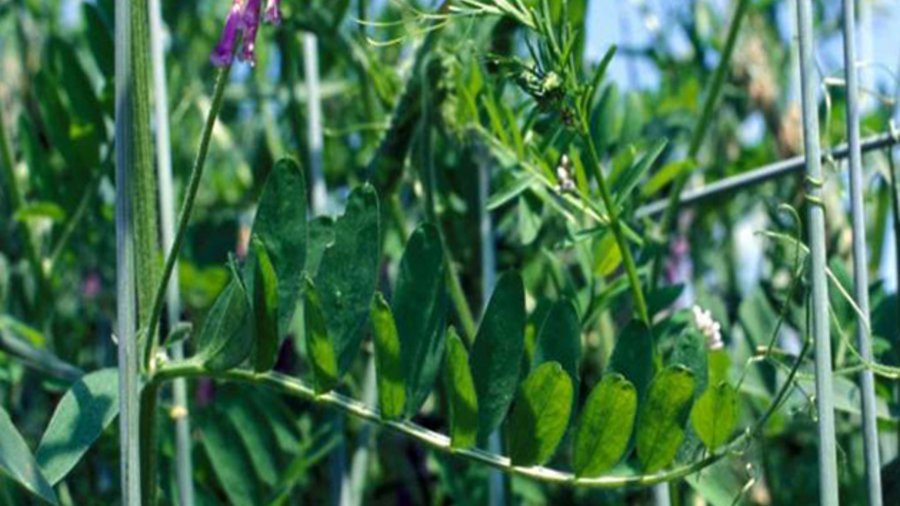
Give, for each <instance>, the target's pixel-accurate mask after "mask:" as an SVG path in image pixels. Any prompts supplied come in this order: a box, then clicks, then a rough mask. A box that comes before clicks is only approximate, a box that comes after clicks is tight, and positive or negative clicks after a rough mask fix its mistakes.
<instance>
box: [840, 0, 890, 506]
mask: <svg viewBox="0 0 900 506" xmlns="http://www.w3.org/2000/svg"><path fill="white" fill-rule="evenodd" d="M855 4H856V2H854V1H853V0H843V6H844V26H843V29H844V68H845V75H846V80H847V133H848V138H849V145H850V206H851V216H852V220H853V222H852V223H853V283H854V288H855V294H854V295H855V299H856V305H857V306H858V307H859V310H860V312H861V313H862V314H861V315H859V316H860V317H859V321H857V324H856V339H857V345H858V346H859V352H860V355H862V357H863V359H864V360H865V361H866V362H871V361H872V343H871V340H870V335H869V328H870V325H869V273H868V250H867V248H866V211H865V207H864V206H863V175H862V150H861V149H860V145H859V122H860V117H859V103H858V102H859V85H858V83H857V78H858V73H857V69H856V39H855V37H856V13H855V8H856V5H855ZM859 388H860V391H861V397H862V424H863V448H864V451H865V462H866V484H867V485H868V496H869V497H868V498H869V506H881V502H882V498H881V462H880V458H879V456H878V420H877V418H876V413H875V377H874V374H873V373H872V370H871V369H869V368H865V369H863V370H862V371H861V372H860V374H859Z"/></svg>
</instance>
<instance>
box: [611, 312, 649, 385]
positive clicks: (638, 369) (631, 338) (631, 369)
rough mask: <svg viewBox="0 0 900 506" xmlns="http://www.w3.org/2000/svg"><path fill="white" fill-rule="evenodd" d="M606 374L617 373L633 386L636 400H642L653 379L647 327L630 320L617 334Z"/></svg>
mask: <svg viewBox="0 0 900 506" xmlns="http://www.w3.org/2000/svg"><path fill="white" fill-rule="evenodd" d="M606 372H607V373H611V372H617V373H619V374H621V375H622V376H625V378H626V379H628V381H630V382H631V383H632V384H634V387H635V389H636V390H637V394H638V399H643V398H644V396H645V395H646V393H647V386H648V385H649V384H650V379H651V378H652V377H653V337H652V336H651V335H650V332H649V331H648V330H647V327H646V326H645V325H644V324H643V323H641V322H640V321H638V320H632V321H631V323H629V324H628V326H626V327H625V329H624V330H622V333H621V334H619V338H618V340H616V346H615V348H613V353H612V357H610V359H609V365H608V366H607V367H606Z"/></svg>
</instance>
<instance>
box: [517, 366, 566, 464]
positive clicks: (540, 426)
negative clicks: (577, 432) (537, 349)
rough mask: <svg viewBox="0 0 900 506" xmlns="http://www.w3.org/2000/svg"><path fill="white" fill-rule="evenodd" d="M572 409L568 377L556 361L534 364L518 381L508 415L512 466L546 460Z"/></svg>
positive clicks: (561, 435) (541, 462)
mask: <svg viewBox="0 0 900 506" xmlns="http://www.w3.org/2000/svg"><path fill="white" fill-rule="evenodd" d="M571 412H572V379H571V378H570V377H569V375H568V373H566V371H565V370H564V369H563V368H562V366H561V365H559V363H557V362H546V363H544V364H541V365H540V366H538V367H537V368H536V369H535V370H534V371H532V373H531V374H529V375H528V377H527V378H525V381H523V382H522V386H521V387H520V388H519V394H518V396H517V397H516V404H515V407H514V408H513V410H512V414H511V415H510V417H509V455H510V459H511V460H512V464H513V465H515V466H533V465H539V464H543V463H545V462H547V461H548V460H550V457H552V456H553V452H554V451H556V447H557V446H558V445H559V442H560V440H561V439H562V437H563V434H565V433H566V427H568V426H569V415H570V414H571Z"/></svg>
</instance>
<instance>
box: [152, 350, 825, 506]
mask: <svg viewBox="0 0 900 506" xmlns="http://www.w3.org/2000/svg"><path fill="white" fill-rule="evenodd" d="M807 347H808V346H805V347H804V348H803V350H802V351H801V353H800V355H799V356H798V357H797V360H796V362H794V364H793V367H792V368H791V371H790V372H789V373H788V376H787V379H786V381H785V382H784V384H783V385H782V386H781V388H780V389H779V391H778V392H776V394H775V396H774V399H773V401H772V403H771V404H770V405H769V407H768V409H767V410H766V411H765V413H764V414H763V416H762V417H760V418H759V419H758V420H757V421H756V422H755V423H754V424H753V425H752V426H751V427H750V428H748V429H747V430H746V431H745V432H744V433H743V434H741V435H740V436H738V437H736V438H735V439H733V440H732V441H731V442H730V443H728V444H727V445H724V446H722V447H721V448H719V449H718V450H716V451H715V452H711V453H710V454H708V455H707V456H705V457H704V458H702V459H700V460H697V461H695V462H691V463H687V464H681V465H678V466H676V467H673V468H670V469H667V470H664V471H660V472H656V473H652V474H641V475H630V476H617V475H607V476H600V477H596V478H577V477H575V475H574V474H572V473H569V472H564V471H559V470H556V469H550V468H546V467H542V466H533V467H524V466H514V465H512V464H511V463H510V460H509V458H507V457H504V456H501V455H498V454H495V453H491V452H487V451H485V450H481V449H478V448H468V449H454V448H451V446H450V438H449V437H447V436H446V435H444V434H441V433H438V432H435V431H432V430H430V429H426V428H425V427H422V426H421V425H418V424H416V423H413V422H410V421H394V420H384V419H382V418H381V414H380V413H379V412H378V410H377V409H373V408H369V407H368V406H366V405H365V404H363V403H361V402H359V401H357V400H354V399H351V398H349V397H346V396H344V395H341V394H339V393H336V392H329V393H325V394H321V395H317V394H316V392H315V390H314V389H313V388H312V387H311V386H309V385H307V384H306V383H304V382H303V381H301V380H299V379H296V378H292V377H290V376H287V375H284V374H280V373H276V372H268V373H262V374H258V373H255V372H253V371H249V370H238V369H233V370H230V371H210V370H208V369H206V368H205V367H204V366H203V365H202V364H200V363H199V362H196V361H186V362H181V363H172V364H167V365H164V366H162V367H161V368H160V369H159V370H158V371H156V373H155V374H154V376H153V378H152V380H151V383H154V384H161V383H162V382H165V381H171V380H174V379H176V378H201V377H207V378H213V379H218V380H225V381H237V382H241V383H248V384H252V385H258V386H265V387H268V388H272V389H274V390H276V391H279V392H282V393H284V394H287V395H291V396H294V397H298V398H301V399H305V400H306V401H308V402H311V403H313V404H317V405H319V406H325V407H331V408H335V409H339V410H341V411H343V412H345V413H348V414H351V415H353V416H356V417H358V418H361V419H363V420H366V421H369V422H372V423H376V424H378V425H380V426H382V427H385V428H388V429H390V430H393V431H395V432H398V433H400V434H404V435H406V436H409V437H411V438H412V439H415V440H416V441H418V442H420V443H422V444H424V445H426V446H428V447H430V448H432V449H433V450H436V451H439V452H443V453H447V454H451V455H456V456H458V457H462V458H464V459H467V460H470V461H474V462H479V463H482V464H485V465H488V466H491V467H493V468H497V469H500V470H502V471H504V472H506V473H508V474H514V475H519V476H525V477H528V478H532V479H535V480H539V481H543V482H547V483H555V484H560V485H567V486H574V487H585V488H604V489H609V488H622V487H629V486H649V485H654V484H657V483H663V482H667V481H671V480H675V479H678V478H683V477H685V476H689V475H691V474H694V473H696V472H698V471H700V470H702V469H704V468H706V467H708V466H710V465H712V464H714V463H716V462H717V461H719V460H720V459H722V458H723V457H726V456H728V455H730V454H731V453H732V452H736V451H741V450H742V449H743V448H745V447H746V446H747V444H748V443H749V442H750V441H751V440H752V439H753V438H754V437H756V436H757V435H759V434H760V433H761V431H762V430H763V428H764V427H765V425H766V422H768V420H769V418H770V417H771V416H772V415H773V414H774V413H775V412H776V410H777V409H778V408H779V406H780V405H781V403H782V402H783V401H784V399H785V397H786V395H787V392H789V391H790V389H791V388H792V387H793V380H794V377H795V376H796V374H797V371H798V370H799V368H800V365H801V364H802V362H803V360H804V357H805V355H806V350H807Z"/></svg>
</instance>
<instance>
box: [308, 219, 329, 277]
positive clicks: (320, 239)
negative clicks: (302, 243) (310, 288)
mask: <svg viewBox="0 0 900 506" xmlns="http://www.w3.org/2000/svg"><path fill="white" fill-rule="evenodd" d="M333 242H334V220H333V219H332V218H331V216H319V217H317V218H315V219H314V220H312V221H310V222H309V248H308V250H307V252H306V266H305V267H304V270H305V271H306V273H307V274H308V275H310V276H315V275H316V273H317V272H319V264H320V263H321V262H322V254H323V253H325V248H327V247H328V246H330V245H331V244H332V243H333Z"/></svg>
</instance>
